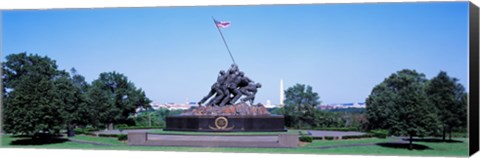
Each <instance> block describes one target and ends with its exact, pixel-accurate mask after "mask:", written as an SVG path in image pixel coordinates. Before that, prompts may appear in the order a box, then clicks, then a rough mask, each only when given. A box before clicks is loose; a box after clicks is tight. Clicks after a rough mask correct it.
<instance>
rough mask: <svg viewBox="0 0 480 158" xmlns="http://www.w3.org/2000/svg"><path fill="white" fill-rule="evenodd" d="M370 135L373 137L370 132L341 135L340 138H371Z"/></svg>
mask: <svg viewBox="0 0 480 158" xmlns="http://www.w3.org/2000/svg"><path fill="white" fill-rule="evenodd" d="M371 137H373V135H372V134H364V135H351V136H342V139H359V138H371Z"/></svg>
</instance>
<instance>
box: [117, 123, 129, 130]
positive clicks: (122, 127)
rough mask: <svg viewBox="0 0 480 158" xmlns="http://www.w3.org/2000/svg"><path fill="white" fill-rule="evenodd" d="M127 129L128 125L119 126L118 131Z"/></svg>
mask: <svg viewBox="0 0 480 158" xmlns="http://www.w3.org/2000/svg"><path fill="white" fill-rule="evenodd" d="M127 127H128V125H126V124H118V125H117V129H119V130H120V131H121V130H123V129H125V128H127Z"/></svg>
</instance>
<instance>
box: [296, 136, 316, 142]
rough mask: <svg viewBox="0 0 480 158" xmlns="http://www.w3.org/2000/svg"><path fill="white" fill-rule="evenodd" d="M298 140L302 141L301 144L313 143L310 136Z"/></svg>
mask: <svg viewBox="0 0 480 158" xmlns="http://www.w3.org/2000/svg"><path fill="white" fill-rule="evenodd" d="M299 140H300V141H302V142H309V143H311V142H312V141H313V138H312V137H310V136H300V137H299Z"/></svg>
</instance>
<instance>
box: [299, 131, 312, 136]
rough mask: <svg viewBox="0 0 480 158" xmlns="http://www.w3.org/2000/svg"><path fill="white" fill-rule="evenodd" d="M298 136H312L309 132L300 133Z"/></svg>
mask: <svg viewBox="0 0 480 158" xmlns="http://www.w3.org/2000/svg"><path fill="white" fill-rule="evenodd" d="M298 134H300V135H301V136H307V135H310V134H309V132H308V131H298Z"/></svg>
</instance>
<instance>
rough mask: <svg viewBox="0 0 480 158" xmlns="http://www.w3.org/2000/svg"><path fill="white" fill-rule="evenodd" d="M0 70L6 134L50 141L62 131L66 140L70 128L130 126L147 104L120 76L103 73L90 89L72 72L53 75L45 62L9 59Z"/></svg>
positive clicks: (40, 58) (54, 67)
mask: <svg viewBox="0 0 480 158" xmlns="http://www.w3.org/2000/svg"><path fill="white" fill-rule="evenodd" d="M2 69H3V74H2V78H3V89H2V92H3V97H4V107H3V111H2V114H3V117H4V119H3V127H4V129H5V131H6V132H7V133H11V134H25V135H34V134H39V133H44V134H50V135H51V134H59V132H60V130H61V129H65V128H67V130H68V131H69V135H70V132H72V131H73V130H72V129H73V127H74V126H87V125H91V126H94V127H98V126H100V125H106V124H109V123H110V124H111V123H126V122H128V121H131V122H133V120H132V119H130V117H132V116H133V114H134V113H135V112H136V109H137V108H138V107H143V108H148V107H149V106H150V105H149V104H150V102H151V101H150V100H149V99H148V98H147V97H146V96H145V92H144V91H143V90H142V89H137V88H136V87H135V85H134V84H133V83H132V82H131V81H129V80H128V79H127V77H126V76H124V75H123V74H120V73H117V72H109V73H102V74H100V77H99V79H97V80H95V81H94V82H93V83H92V85H90V84H89V83H88V82H86V81H85V78H84V77H83V76H82V75H80V74H78V72H77V71H76V70H75V69H74V68H72V69H71V71H70V73H68V72H66V71H64V70H58V66H57V65H56V62H55V60H52V59H50V58H49V57H47V56H39V55H36V54H35V55H32V54H27V53H25V52H24V53H18V54H11V55H8V56H7V57H6V61H5V62H2ZM133 123H134V122H133Z"/></svg>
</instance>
